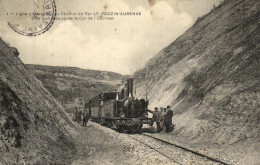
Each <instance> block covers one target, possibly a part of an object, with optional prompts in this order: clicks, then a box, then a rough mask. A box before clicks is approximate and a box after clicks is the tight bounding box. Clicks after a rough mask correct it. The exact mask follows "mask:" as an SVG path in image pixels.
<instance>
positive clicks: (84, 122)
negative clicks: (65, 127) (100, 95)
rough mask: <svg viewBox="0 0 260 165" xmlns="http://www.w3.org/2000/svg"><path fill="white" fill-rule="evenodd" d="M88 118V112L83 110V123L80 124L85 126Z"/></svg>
mask: <svg viewBox="0 0 260 165" xmlns="http://www.w3.org/2000/svg"><path fill="white" fill-rule="evenodd" d="M88 119H89V114H88V112H87V111H84V113H83V123H82V125H83V126H84V127H86V126H87V123H88Z"/></svg>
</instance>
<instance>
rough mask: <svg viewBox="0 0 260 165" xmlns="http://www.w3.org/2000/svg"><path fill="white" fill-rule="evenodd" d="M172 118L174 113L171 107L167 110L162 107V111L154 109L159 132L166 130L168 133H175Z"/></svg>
mask: <svg viewBox="0 0 260 165" xmlns="http://www.w3.org/2000/svg"><path fill="white" fill-rule="evenodd" d="M172 116H173V111H172V110H171V107H170V106H169V105H168V106H167V108H162V107H161V108H160V110H159V109H158V107H155V108H154V112H153V121H154V122H156V126H157V132H161V131H163V130H164V128H165V129H166V130H165V131H166V132H167V133H168V132H171V131H173V127H174V125H173V124H172Z"/></svg>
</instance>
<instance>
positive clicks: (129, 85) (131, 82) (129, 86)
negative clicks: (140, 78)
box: [126, 78, 134, 97]
mask: <svg viewBox="0 0 260 165" xmlns="http://www.w3.org/2000/svg"><path fill="white" fill-rule="evenodd" d="M133 91H134V79H133V78H128V79H127V94H126V95H127V96H131V97H133Z"/></svg>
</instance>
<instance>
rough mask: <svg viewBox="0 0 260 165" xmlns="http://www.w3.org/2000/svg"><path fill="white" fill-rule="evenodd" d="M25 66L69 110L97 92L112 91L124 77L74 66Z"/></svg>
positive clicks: (80, 104)
mask: <svg viewBox="0 0 260 165" xmlns="http://www.w3.org/2000/svg"><path fill="white" fill-rule="evenodd" d="M26 66H27V67H28V68H29V69H30V70H31V71H33V72H34V74H35V76H36V77H37V78H38V79H39V80H40V81H41V82H42V83H43V85H44V86H45V87H46V88H47V89H48V91H49V92H50V93H51V94H52V96H53V97H54V98H56V99H57V100H58V101H59V102H60V103H62V104H63V106H64V107H65V108H66V110H68V111H69V112H71V110H73V108H74V107H75V106H82V104H84V103H85V102H86V101H88V100H89V99H91V98H92V97H94V96H96V95H97V94H100V93H102V92H109V91H114V90H115V89H116V88H117V84H121V80H122V79H123V78H124V77H125V76H122V75H120V74H118V73H113V72H106V71H96V70H89V69H79V68H74V67H57V66H43V65H26Z"/></svg>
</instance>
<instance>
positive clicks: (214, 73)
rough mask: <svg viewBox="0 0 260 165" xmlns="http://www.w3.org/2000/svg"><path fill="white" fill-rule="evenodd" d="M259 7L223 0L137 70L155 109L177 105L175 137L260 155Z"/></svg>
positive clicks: (141, 90) (254, 2)
mask: <svg viewBox="0 0 260 165" xmlns="http://www.w3.org/2000/svg"><path fill="white" fill-rule="evenodd" d="M259 9H260V1H258V0H226V1H224V2H223V3H222V4H221V5H220V6H219V7H217V8H215V9H214V10H212V12H211V13H209V14H207V15H205V16H203V17H202V18H199V19H198V21H197V22H196V24H195V25H194V26H193V27H191V28H190V29H189V30H188V31H187V32H186V33H184V34H183V35H181V36H180V37H179V38H178V39H177V40H175V41H174V42H173V43H172V44H170V45H169V46H168V47H166V48H165V49H163V50H162V51H161V52H159V53H158V54H157V55H156V56H155V57H153V58H152V59H151V60H150V61H149V62H148V63H147V64H146V66H145V68H143V69H141V70H139V71H137V72H136V73H135V74H134V78H135V81H136V87H137V92H138V94H137V95H140V97H145V96H144V95H145V91H146V90H147V91H148V98H149V100H150V108H153V107H155V106H159V107H160V106H163V107H165V106H166V105H168V104H169V105H171V106H172V109H173V111H174V118H173V119H174V122H175V124H176V130H175V131H174V135H175V136H174V139H179V140H180V141H183V142H184V143H188V144H200V145H202V144H205V145H206V147H209V146H210V145H214V146H222V147H223V146H233V148H232V151H231V152H233V153H235V154H234V155H236V150H237V149H238V148H239V149H240V150H241V155H243V154H244V155H243V156H239V153H237V155H236V156H237V158H238V159H239V161H241V162H243V161H244V160H245V159H251V157H254V158H255V156H256V155H255V154H257V153H258V155H259V151H260V148H259V147H252V145H253V146H260V108H259V98H260V63H259V62H260V61H259V59H260V49H259V48H260V33H259V32H260V31H259V20H260V10H259ZM236 145H238V148H235V147H234V146H236ZM242 150H243V151H242ZM242 153H243V154H242ZM250 153H253V154H251V155H250ZM245 154H247V155H246V156H245ZM254 158H252V159H251V160H254ZM240 159H241V160H240ZM242 159H243V160H242ZM259 162H260V160H258V163H259ZM242 164H243V163H242ZM245 164H247V163H245ZM249 164H250V163H249Z"/></svg>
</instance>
